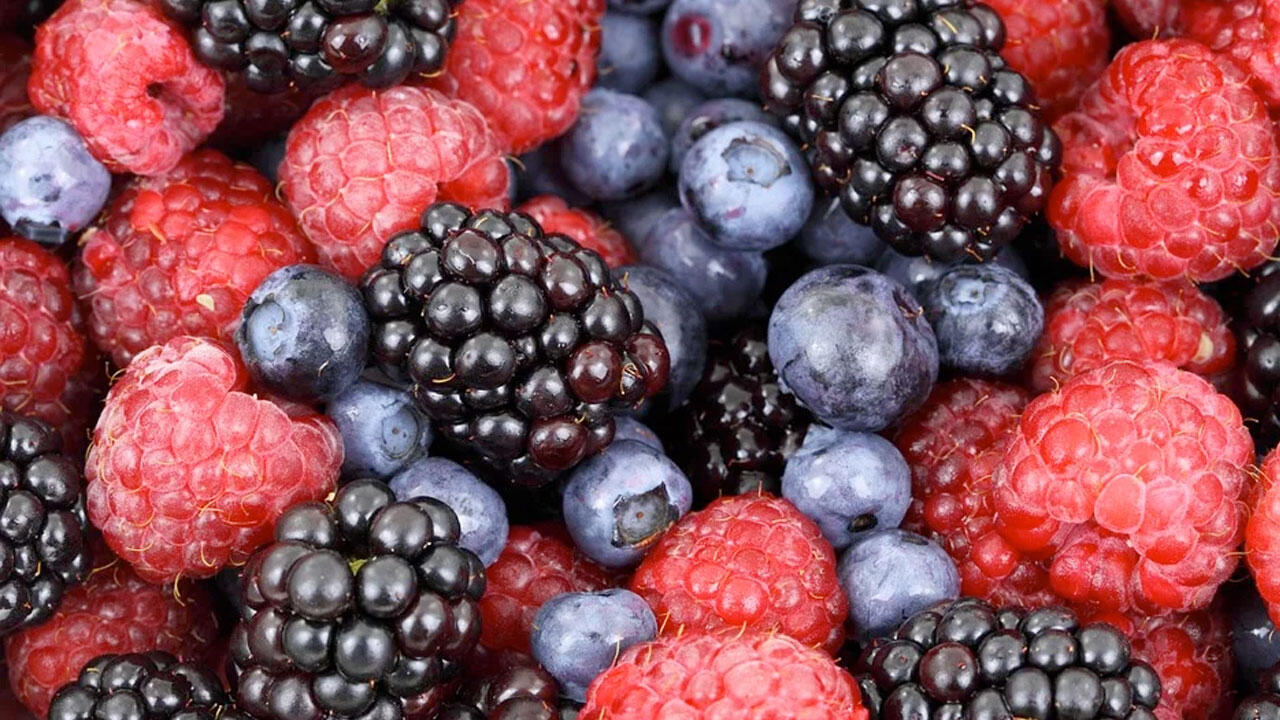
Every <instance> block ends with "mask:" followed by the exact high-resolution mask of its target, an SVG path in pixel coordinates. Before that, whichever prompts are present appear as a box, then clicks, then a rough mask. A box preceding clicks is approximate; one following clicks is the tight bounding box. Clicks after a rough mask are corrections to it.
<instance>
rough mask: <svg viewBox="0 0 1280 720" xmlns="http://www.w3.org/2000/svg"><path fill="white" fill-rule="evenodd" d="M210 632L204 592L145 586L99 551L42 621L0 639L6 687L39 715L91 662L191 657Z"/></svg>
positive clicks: (209, 606) (204, 647)
mask: <svg viewBox="0 0 1280 720" xmlns="http://www.w3.org/2000/svg"><path fill="white" fill-rule="evenodd" d="M216 630H217V628H216V623H215V620H214V616H213V606H212V604H211V601H210V599H209V595H208V593H207V591H206V590H205V589H204V587H202V586H200V585H182V586H177V587H175V586H167V587H159V586H156V585H150V584H148V583H146V582H144V581H143V580H142V579H141V578H139V577H138V576H137V575H136V574H134V572H133V571H132V570H130V569H129V566H128V565H126V564H125V563H123V562H120V560H119V559H117V558H114V557H111V556H110V555H109V554H108V553H107V552H105V551H101V552H100V554H99V555H98V562H97V563H95V567H94V570H93V571H92V572H91V573H90V575H89V579H88V580H86V581H85V583H84V584H83V585H79V586H77V587H74V588H71V589H69V590H67V594H66V595H65V596H64V597H63V599H62V605H61V606H60V607H59V608H58V611H57V612H56V613H54V616H53V617H52V618H51V619H50V620H49V621H48V622H46V623H44V624H43V625H37V626H36V627H33V628H29V629H27V630H23V631H21V632H18V633H16V634H14V635H11V636H10V637H9V638H8V639H7V640H6V641H5V645H4V650H5V658H6V659H7V660H8V661H9V682H10V683H11V684H12V686H13V691H14V694H15V695H17V696H18V699H19V700H21V701H22V703H23V704H24V705H26V706H27V707H28V708H30V709H31V711H32V712H34V713H35V714H36V715H37V716H39V717H44V716H45V713H46V712H47V711H48V709H49V700H51V699H52V698H53V694H54V693H55V692H57V690H58V688H60V687H62V686H63V685H65V684H67V683H69V682H73V681H74V680H75V679H76V676H77V675H78V674H79V673H80V668H81V667H83V666H84V664H85V663H87V662H89V661H90V660H92V659H93V658H95V657H97V656H99V655H104V654H106V653H130V652H147V651H150V650H163V651H165V652H170V653H174V654H176V655H180V656H182V657H184V658H196V657H199V656H201V655H203V654H204V653H205V651H206V650H207V649H208V648H209V646H210V643H212V642H213V639H214V636H215V634H216Z"/></svg>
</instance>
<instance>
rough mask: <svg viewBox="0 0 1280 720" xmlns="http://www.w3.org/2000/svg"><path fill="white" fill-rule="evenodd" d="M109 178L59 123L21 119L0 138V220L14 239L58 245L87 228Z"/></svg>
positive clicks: (48, 119) (103, 199)
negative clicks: (14, 234) (13, 232)
mask: <svg viewBox="0 0 1280 720" xmlns="http://www.w3.org/2000/svg"><path fill="white" fill-rule="evenodd" d="M110 190H111V173H109V172H107V169H106V168H105V167H103V166H102V163H100V162H98V161H97V160H95V159H94V157H93V156H92V155H90V154H89V150H88V148H86V147H85V144H84V140H83V139H82V138H81V137H80V135H79V133H77V132H76V131H75V130H74V129H72V127H71V126H70V125H68V124H66V123H65V122H63V121H61V120H59V119H57V118H51V117H48V116H46V115H41V116H38V117H33V118H27V119H26V120H23V121H22V122H19V123H18V124H16V125H14V126H13V127H11V128H9V129H8V130H7V131H5V132H4V134H3V135H0V214H2V215H3V216H4V219H5V220H6V221H7V222H8V223H9V225H10V226H11V227H13V228H14V229H15V230H16V231H17V232H18V233H19V234H22V235H25V236H27V237H29V238H31V239H32V240H36V241H38V242H43V243H45V244H47V245H53V246H56V245H60V244H62V243H63V242H64V241H65V240H66V239H67V237H68V236H69V235H70V234H71V233H73V232H75V231H77V230H79V229H80V228H82V227H84V226H85V225H87V224H88V223H90V222H92V221H93V219H94V217H96V216H97V214H98V211H99V210H101V209H102V205H103V204H104V203H105V202H106V201H107V193H108V192H110Z"/></svg>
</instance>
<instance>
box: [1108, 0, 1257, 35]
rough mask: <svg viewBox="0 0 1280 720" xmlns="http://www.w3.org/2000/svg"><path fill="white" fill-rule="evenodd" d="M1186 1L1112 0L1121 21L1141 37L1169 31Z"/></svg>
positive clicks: (1131, 31) (1132, 32)
mask: <svg viewBox="0 0 1280 720" xmlns="http://www.w3.org/2000/svg"><path fill="white" fill-rule="evenodd" d="M1184 1H1185V0H1112V4H1113V5H1114V6H1115V9H1116V15H1117V16H1119V18H1120V22H1121V23H1123V24H1124V27H1125V29H1126V30H1128V31H1129V32H1130V34H1132V35H1133V36H1134V37H1139V38H1151V37H1157V36H1159V35H1161V34H1162V33H1165V32H1167V31H1169V30H1170V29H1172V28H1173V27H1174V25H1176V24H1177V21H1178V11H1179V10H1180V9H1181V6H1182V3H1183V2H1184ZM1215 1H1217V0H1215ZM1230 1H1231V2H1235V0H1230Z"/></svg>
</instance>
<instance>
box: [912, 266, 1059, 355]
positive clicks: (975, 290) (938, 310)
mask: <svg viewBox="0 0 1280 720" xmlns="http://www.w3.org/2000/svg"><path fill="white" fill-rule="evenodd" d="M919 297H920V304H921V306H923V307H924V314H925V317H926V318H928V319H929V324H930V325H931V326H933V334H934V337H936V338H937V339H938V358H939V360H940V361H941V363H942V365H943V366H944V367H949V368H951V369H952V370H955V371H956V372H958V373H961V374H964V375H986V376H1000V375H1009V374H1011V373H1014V372H1017V371H1018V370H1019V369H1021V368H1022V366H1023V364H1025V363H1026V361H1027V358H1029V357H1030V356H1031V351H1032V349H1034V348H1035V344H1036V340H1037V339H1038V338H1039V337H1040V331H1041V330H1042V329H1043V328H1044V308H1043V307H1042V306H1041V305H1040V298H1039V297H1037V296H1036V291H1035V289H1034V288H1032V287H1031V285H1030V284H1029V283H1028V282H1027V281H1026V280H1023V279H1022V278H1021V277H1019V276H1018V274H1017V273H1015V272H1013V271H1012V270H1009V269H1007V268H1003V267H1000V266H999V265H996V264H994V263H983V264H981V265H958V266H956V267H954V268H951V269H950V270H947V271H946V272H944V273H942V274H941V275H939V276H938V278H937V279H936V280H933V281H932V282H930V283H928V284H927V285H925V287H924V288H923V289H922V292H921V293H920V296H919Z"/></svg>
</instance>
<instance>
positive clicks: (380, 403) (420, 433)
mask: <svg viewBox="0 0 1280 720" xmlns="http://www.w3.org/2000/svg"><path fill="white" fill-rule="evenodd" d="M325 413H326V414H327V415H328V416H329V417H330V418H331V419H332V420H333V423H334V424H335V425H337V426H338V432H339V433H341V434H342V446H343V448H344V449H345V450H346V454H345V456H344V457H343V460H342V476H343V477H345V478H348V479H353V480H354V479H356V478H377V479H378V480H385V479H387V478H389V477H391V476H392V475H395V474H396V473H397V472H399V471H400V470H402V469H403V468H404V467H405V465H407V464H409V463H410V462H412V461H414V460H416V459H417V458H418V457H419V456H421V455H425V454H426V452H427V448H428V447H430V446H431V423H430V421H429V420H427V418H426V416H425V415H423V414H422V411H420V410H419V409H418V406H417V404H416V403H414V401H413V396H412V395H410V394H409V393H408V392H407V391H405V390H401V389H399V388H394V387H391V386H389V385H383V384H381V383H376V382H372V381H370V380H363V379H361V380H357V381H356V382H355V383H354V384H353V385H352V386H351V387H349V388H347V389H346V390H345V391H343V392H342V393H341V394H339V395H338V396H337V397H335V398H334V399H332V400H330V401H329V404H328V406H327V407H326V408H325Z"/></svg>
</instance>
